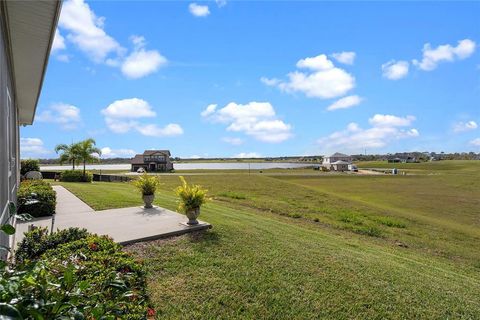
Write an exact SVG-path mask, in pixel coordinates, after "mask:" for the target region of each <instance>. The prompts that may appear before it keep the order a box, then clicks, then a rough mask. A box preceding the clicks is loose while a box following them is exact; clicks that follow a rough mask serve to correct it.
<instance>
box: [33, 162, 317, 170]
mask: <svg viewBox="0 0 480 320" xmlns="http://www.w3.org/2000/svg"><path fill="white" fill-rule="evenodd" d="M311 166H312V164H307V163H297V162H187V163H174V164H173V168H174V169H175V170H242V169H243V170H248V169H249V167H250V169H251V170H265V169H276V168H279V169H293V168H302V167H311ZM130 167H131V166H130V164H127V163H125V164H88V165H87V170H106V171H107V170H130ZM71 168H72V166H41V167H40V170H43V171H57V170H69V169H71ZM79 168H83V166H79Z"/></svg>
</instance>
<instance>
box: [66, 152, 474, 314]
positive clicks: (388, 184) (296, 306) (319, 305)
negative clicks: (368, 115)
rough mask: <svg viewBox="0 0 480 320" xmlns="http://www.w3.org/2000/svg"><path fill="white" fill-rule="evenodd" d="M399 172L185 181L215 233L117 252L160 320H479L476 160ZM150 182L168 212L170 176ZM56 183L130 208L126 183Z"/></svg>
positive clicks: (102, 205) (94, 201)
mask: <svg viewBox="0 0 480 320" xmlns="http://www.w3.org/2000/svg"><path fill="white" fill-rule="evenodd" d="M361 165H362V166H363V167H377V168H378V167H379V164H378V163H365V164H361ZM396 165H397V164H396ZM415 165H418V166H415ZM405 166H406V168H403V169H406V170H414V171H415V172H418V174H412V175H407V176H361V175H329V174H323V175H322V174H316V173H312V172H311V171H309V172H310V173H312V175H308V174H307V172H305V173H303V172H302V173H299V174H297V175H295V174H284V175H283V174H281V173H275V174H271V175H269V174H252V175H248V174H239V173H237V174H229V175H221V174H215V175H209V174H203V175H202V174H197V175H191V176H188V177H187V179H188V180H189V181H192V182H195V183H200V184H202V185H204V186H206V187H207V188H208V189H209V190H210V195H211V196H212V198H213V199H214V200H213V201H211V202H210V203H209V204H208V205H207V206H206V207H205V209H204V210H203V213H202V219H204V220H206V221H208V222H210V223H212V224H213V225H214V229H213V230H211V231H209V232H207V233H205V234H203V235H196V236H183V237H179V238H174V239H170V240H162V241H157V242H151V243H144V244H137V245H135V246H132V247H129V249H128V250H131V251H132V252H134V253H135V254H136V255H138V257H139V258H141V259H144V260H145V261H146V262H147V263H146V265H147V267H148V273H149V291H150V294H151V297H152V299H153V301H154V303H155V305H156V308H157V310H158V311H159V316H161V317H165V318H228V317H242V318H275V319H305V318H321V317H328V318H338V319H347V318H348V319H352V318H369V319H370V318H378V319H380V318H397V319H404V318H425V319H433V318H442V319H444V318H466V319H467V318H479V317H480V301H479V299H478V295H479V294H480V249H479V246H478V241H479V240H480V228H479V224H480V213H479V208H480V162H473V161H472V162H461V161H458V162H455V161H443V162H438V163H429V164H405ZM397 167H398V166H397ZM161 179H162V181H163V185H162V187H161V192H159V195H158V197H157V200H156V204H158V205H161V206H164V207H167V208H170V209H175V208H176V199H175V197H174V196H173V192H172V189H173V188H174V187H175V186H176V185H178V184H179V180H178V177H176V176H162V177H161ZM62 184H63V185H64V186H66V187H67V188H68V189H70V190H71V191H72V192H74V193H75V194H77V195H78V196H79V197H80V198H82V199H83V200H84V201H86V202H87V203H89V204H90V205H91V206H93V207H94V208H95V209H98V210H99V209H107V208H112V207H125V206H134V205H139V204H140V203H141V200H140V197H139V196H138V195H137V194H136V193H135V192H134V191H133V188H132V186H131V185H130V184H126V183H123V184H122V183H94V184H91V185H90V184H75V183H62Z"/></svg>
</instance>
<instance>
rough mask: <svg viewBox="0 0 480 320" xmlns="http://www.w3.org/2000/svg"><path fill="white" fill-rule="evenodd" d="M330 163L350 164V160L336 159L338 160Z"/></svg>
mask: <svg viewBox="0 0 480 320" xmlns="http://www.w3.org/2000/svg"><path fill="white" fill-rule="evenodd" d="M331 164H350V162H347V161H342V160H338V161H335V162H332V163H331Z"/></svg>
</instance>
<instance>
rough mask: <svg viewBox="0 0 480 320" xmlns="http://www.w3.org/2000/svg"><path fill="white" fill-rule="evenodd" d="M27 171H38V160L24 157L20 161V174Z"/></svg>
mask: <svg viewBox="0 0 480 320" xmlns="http://www.w3.org/2000/svg"><path fill="white" fill-rule="evenodd" d="M29 171H40V162H39V161H38V160H36V159H25V160H22V161H21V162H20V174H21V175H24V174H25V173H27V172H29Z"/></svg>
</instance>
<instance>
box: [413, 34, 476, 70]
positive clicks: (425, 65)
mask: <svg viewBox="0 0 480 320" xmlns="http://www.w3.org/2000/svg"><path fill="white" fill-rule="evenodd" d="M475 47H476V44H475V42H474V41H472V40H470V39H464V40H460V41H458V44H457V46H456V47H453V46H451V45H449V44H444V45H440V46H438V47H436V48H432V47H431V45H430V43H426V44H425V45H424V46H423V50H422V51H423V57H422V60H421V61H418V60H413V64H414V65H415V66H417V67H418V68H420V69H422V70H424V71H431V70H434V69H435V68H437V66H438V64H439V63H441V62H453V61H455V60H462V59H466V58H468V57H470V56H471V55H472V54H473V53H474V52H475Z"/></svg>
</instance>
